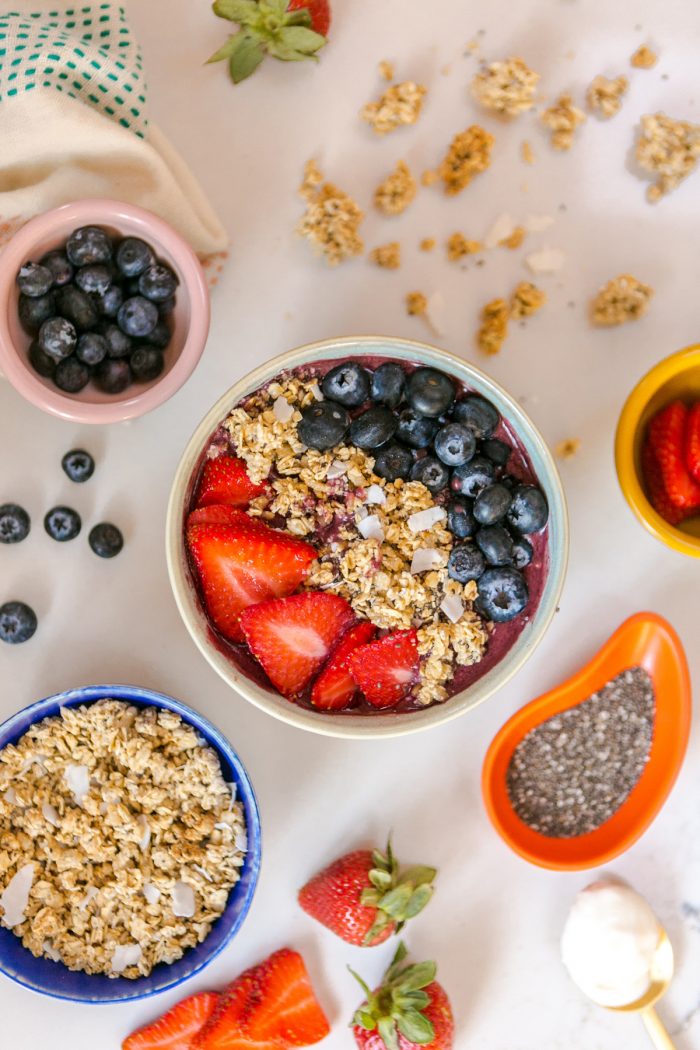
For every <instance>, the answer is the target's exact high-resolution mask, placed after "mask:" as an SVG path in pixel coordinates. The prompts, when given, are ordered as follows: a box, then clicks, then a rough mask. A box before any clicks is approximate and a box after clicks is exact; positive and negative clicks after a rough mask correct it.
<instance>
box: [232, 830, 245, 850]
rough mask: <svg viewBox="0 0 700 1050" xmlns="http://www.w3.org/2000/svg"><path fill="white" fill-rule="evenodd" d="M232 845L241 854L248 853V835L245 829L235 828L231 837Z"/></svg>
mask: <svg viewBox="0 0 700 1050" xmlns="http://www.w3.org/2000/svg"><path fill="white" fill-rule="evenodd" d="M233 844H234V846H235V847H236V849H237V850H240V852H241V853H247V852H248V835H247V833H246V830H245V828H237V829H236V833H235V835H234V836H233Z"/></svg>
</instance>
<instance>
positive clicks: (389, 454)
mask: <svg viewBox="0 0 700 1050" xmlns="http://www.w3.org/2000/svg"><path fill="white" fill-rule="evenodd" d="M412 466H413V456H412V454H411V453H410V452H409V450H408V449H407V448H402V447H401V445H397V444H390V445H385V447H384V448H381V449H380V450H379V452H378V453H377V455H376V456H375V459H374V473H375V474H377V475H378V476H379V477H380V478H384V480H385V481H398V479H399V478H401V479H402V480H404V481H405V480H406V479H407V478H408V476H409V475H410V473H411V468H412Z"/></svg>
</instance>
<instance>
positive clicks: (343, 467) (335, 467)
mask: <svg viewBox="0 0 700 1050" xmlns="http://www.w3.org/2000/svg"><path fill="white" fill-rule="evenodd" d="M347 472H348V464H347V463H343V461H342V460H341V459H334V460H333V462H332V463H331V465H330V467H329V468H328V470H327V472H326V480H327V481H335V479H336V478H342V476H343V474H347Z"/></svg>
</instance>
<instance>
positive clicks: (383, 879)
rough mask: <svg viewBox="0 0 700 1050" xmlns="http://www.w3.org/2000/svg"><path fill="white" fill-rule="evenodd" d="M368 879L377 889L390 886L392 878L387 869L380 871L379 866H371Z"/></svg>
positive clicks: (386, 888)
mask: <svg viewBox="0 0 700 1050" xmlns="http://www.w3.org/2000/svg"><path fill="white" fill-rule="evenodd" d="M369 881H370V882H371V883H372V885H373V886H376V887H377V889H378V890H388V889H390V888H391V885H392V881H393V880H392V878H391V875H390V874H389V872H388V871H382V869H381V868H372V870H371V871H370V873H369Z"/></svg>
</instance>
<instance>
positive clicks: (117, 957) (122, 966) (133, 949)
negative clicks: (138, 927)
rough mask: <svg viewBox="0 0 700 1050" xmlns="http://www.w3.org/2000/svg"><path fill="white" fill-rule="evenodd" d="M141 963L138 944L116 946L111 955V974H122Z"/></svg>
mask: <svg viewBox="0 0 700 1050" xmlns="http://www.w3.org/2000/svg"><path fill="white" fill-rule="evenodd" d="M140 961H141V945H140V944H118V945H117V947H116V948H115V949H114V952H113V953H112V964H111V970H112V973H123V972H124V970H128V969H129V967H131V966H136V965H137V964H138V963H139V962H140Z"/></svg>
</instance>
